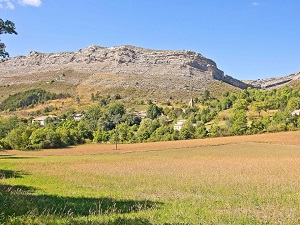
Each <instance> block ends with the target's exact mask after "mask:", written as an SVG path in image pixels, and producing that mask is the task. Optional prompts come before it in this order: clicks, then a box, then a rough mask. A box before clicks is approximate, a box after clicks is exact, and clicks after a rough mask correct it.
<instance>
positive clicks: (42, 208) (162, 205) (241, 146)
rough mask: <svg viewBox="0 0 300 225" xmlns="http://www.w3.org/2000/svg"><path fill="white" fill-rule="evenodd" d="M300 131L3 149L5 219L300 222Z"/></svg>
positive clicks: (0, 176) (0, 214) (1, 209)
mask: <svg viewBox="0 0 300 225" xmlns="http://www.w3.org/2000/svg"><path fill="white" fill-rule="evenodd" d="M299 135H300V132H286V133H277V134H267V135H256V136H243V137H226V138H214V139H203V140H189V141H174V142H163V143H145V144H131V145H120V146H119V150H114V146H113V145H96V144H95V145H92V144H90V145H83V146H78V147H73V148H67V149H57V150H43V151H35V152H21V151H15V150H12V151H0V190H1V192H0V224H300V196H299V194H300V140H299V138H298V137H299Z"/></svg>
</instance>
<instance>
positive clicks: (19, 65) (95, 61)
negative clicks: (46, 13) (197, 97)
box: [0, 45, 247, 90]
mask: <svg viewBox="0 0 300 225" xmlns="http://www.w3.org/2000/svg"><path fill="white" fill-rule="evenodd" d="M70 69H71V70H73V71H77V72H78V73H81V74H83V73H84V74H85V76H83V75H82V76H80V75H79V76H77V77H76V78H74V77H73V79H71V80H68V79H67V78H66V77H62V75H63V74H59V72H61V71H64V70H70ZM45 74H47V76H45ZM99 74H110V75H111V76H110V78H109V79H103V78H101V76H99ZM58 75H60V76H58ZM49 79H55V80H60V81H65V82H73V83H74V84H78V83H81V82H85V83H89V84H90V85H95V84H103V85H109V84H111V85H120V86H137V85H138V86H143V87H147V88H149V87H150V88H151V87H152V88H156V87H160V88H167V89H185V88H187V87H188V86H193V87H192V88H193V89H194V90H197V89H199V90H200V89H203V88H204V87H205V85H206V84H207V83H209V82H211V81H213V80H221V81H224V82H226V83H229V84H231V85H234V86H237V87H239V88H246V87H247V85H246V84H245V83H243V82H241V81H239V80H236V79H234V78H232V77H229V76H226V75H224V72H223V71H221V70H219V69H218V68H217V65H216V63H215V62H214V61H212V60H210V59H207V58H205V57H204V56H202V55H201V54H199V53H196V52H193V51H186V50H183V51H160V50H150V49H143V48H139V47H134V46H128V45H126V46H119V47H110V48H104V47H99V46H90V47H88V48H86V49H81V50H79V51H77V52H62V53H51V54H45V53H39V52H35V51H32V52H30V53H29V54H28V56H27V57H25V56H18V57H14V58H8V59H4V60H2V62H1V63H0V83H1V84H13V83H32V82H38V81H43V80H49ZM191 84H192V85H191Z"/></svg>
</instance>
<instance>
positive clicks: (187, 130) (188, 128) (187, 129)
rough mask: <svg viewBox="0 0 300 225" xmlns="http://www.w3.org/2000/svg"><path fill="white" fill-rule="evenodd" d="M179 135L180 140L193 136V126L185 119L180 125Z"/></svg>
mask: <svg viewBox="0 0 300 225" xmlns="http://www.w3.org/2000/svg"><path fill="white" fill-rule="evenodd" d="M179 137H180V139H181V140H187V139H191V138H194V137H195V126H194V125H193V124H192V123H191V121H189V120H187V121H186V122H185V123H184V124H183V125H182V127H181V130H180V133H179Z"/></svg>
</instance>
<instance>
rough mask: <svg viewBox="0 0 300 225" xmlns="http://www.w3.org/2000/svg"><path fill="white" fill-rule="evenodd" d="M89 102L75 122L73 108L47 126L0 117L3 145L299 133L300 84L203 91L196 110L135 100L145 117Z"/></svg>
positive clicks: (114, 103)
mask: <svg viewBox="0 0 300 225" xmlns="http://www.w3.org/2000/svg"><path fill="white" fill-rule="evenodd" d="M29 93H31V95H30V94H29ZM38 93H41V92H39V91H36V90H34V91H31V92H28V93H26V94H25V93H20V94H17V95H16V96H38ZM42 93H44V92H42ZM42 96H43V99H48V98H50V97H49V95H47V93H44V94H43V95H42ZM47 96H48V97H47ZM40 97H41V96H40ZM92 97H93V96H92ZM11 99H18V98H17V97H15V98H13V97H12V98H11ZM26 99H27V98H26ZM28 99H34V98H33V97H31V98H28ZM11 101H12V100H11ZM15 101H16V100H15ZM28 102H30V101H28ZM91 102H93V104H92V105H91V106H90V107H89V108H87V109H86V110H85V111H84V112H81V113H83V115H84V116H83V118H82V119H81V120H75V119H74V114H75V113H76V112H75V111H74V110H70V111H69V112H66V113H63V114H60V115H56V116H57V119H56V120H55V121H53V120H52V119H48V120H46V125H45V126H42V125H41V124H39V123H37V122H35V123H32V120H31V119H32V118H18V117H16V116H14V117H10V118H2V119H1V120H0V134H1V138H2V139H1V147H2V148H8V149H10V148H11V149H24V150H25V149H40V148H56V147H66V146H69V145H76V144H81V143H85V142H96V143H114V142H116V141H117V142H119V143H135V142H149V141H169V140H185V139H193V138H209V137H218V136H232V135H250V134H257V133H265V132H279V131H292V130H299V129H300V119H299V116H297V115H292V112H293V111H294V110H297V109H299V108H300V86H296V87H294V88H292V87H288V86H285V87H283V88H281V89H273V90H270V91H268V90H264V91H261V90H258V89H252V88H248V89H246V90H243V91H240V92H231V93H229V92H224V93H223V95H222V97H221V98H218V99H217V98H214V97H213V96H211V94H210V92H209V91H205V92H204V93H203V94H202V95H200V96H198V97H195V98H194V102H195V105H194V106H188V104H187V103H184V102H182V103H180V102H179V103H178V102H172V101H169V102H167V103H166V104H162V103H157V104H155V103H153V102H151V101H148V102H147V103H145V102H144V101H137V100H135V103H137V102H139V104H141V107H145V108H146V109H147V117H146V118H143V119H142V118H141V117H140V115H139V113H138V112H137V111H136V110H134V108H128V107H127V106H126V104H125V103H123V102H122V99H121V97H120V96H117V97H115V98H110V97H107V98H104V97H101V98H96V97H95V96H94V97H93V98H92V99H91ZM31 103H32V102H31ZM179 120H183V121H184V123H183V125H182V127H181V129H180V130H175V129H174V124H176V123H177V121H179Z"/></svg>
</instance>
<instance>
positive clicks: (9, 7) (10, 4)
mask: <svg viewBox="0 0 300 225" xmlns="http://www.w3.org/2000/svg"><path fill="white" fill-rule="evenodd" d="M6 4H7V8H8V9H15V6H14V5H13V4H12V3H11V2H9V1H7V2H6Z"/></svg>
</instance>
